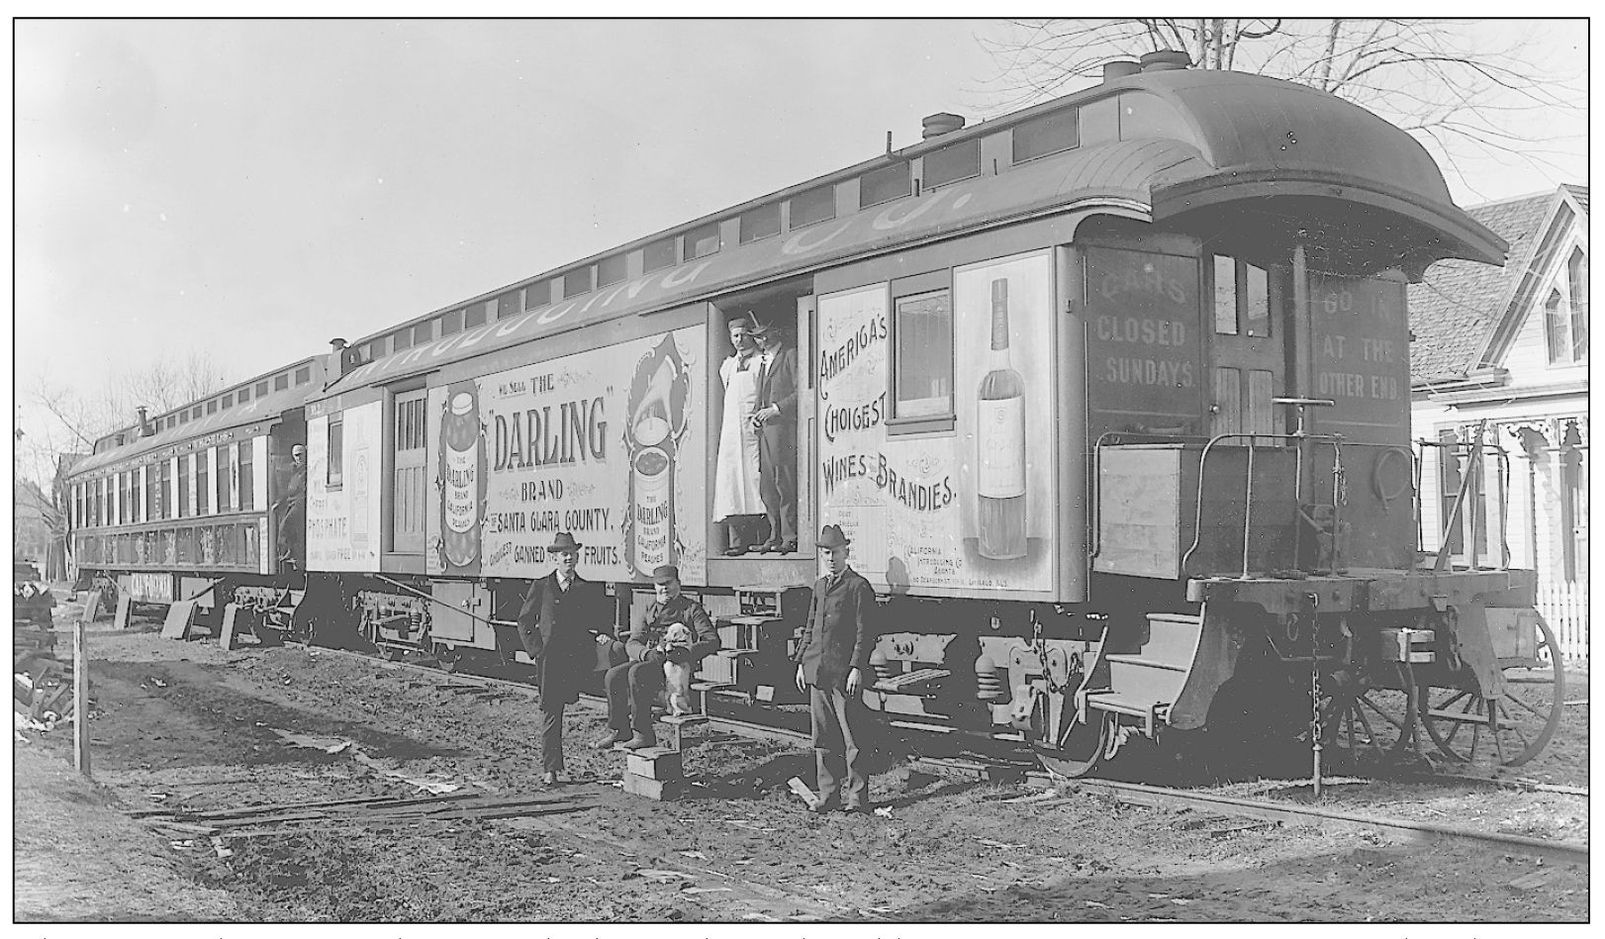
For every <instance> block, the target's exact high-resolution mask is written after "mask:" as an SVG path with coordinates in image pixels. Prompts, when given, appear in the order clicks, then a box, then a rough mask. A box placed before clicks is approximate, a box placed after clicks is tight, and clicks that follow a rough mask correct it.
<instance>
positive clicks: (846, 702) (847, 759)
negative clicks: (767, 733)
mask: <svg viewBox="0 0 1605 939" xmlns="http://www.w3.org/2000/svg"><path fill="white" fill-rule="evenodd" d="M848 544H849V542H848V540H847V537H846V536H845V535H843V534H842V530H841V528H840V527H838V526H836V525H826V526H825V527H824V528H823V529H821V530H820V532H819V550H821V551H824V552H826V553H827V554H828V556H829V559H830V573H828V574H826V575H825V576H824V577H821V578H819V579H818V580H817V581H815V582H814V596H813V600H812V602H811V603H810V604H809V607H808V620H807V622H806V623H805V624H804V625H803V634H802V640H801V641H800V642H798V644H797V688H798V690H800V691H805V692H807V694H808V711H809V716H810V717H811V718H812V723H813V730H814V741H813V742H814V757H815V762H816V768H817V770H818V783H819V804H818V805H817V806H815V807H814V808H813V809H812V811H815V812H828V811H831V810H832V809H835V808H838V807H840V808H842V809H843V810H845V811H848V812H867V811H869V808H870V805H869V777H868V776H867V775H866V774H865V772H864V765H863V753H864V748H865V737H864V733H865V730H866V729H867V727H866V724H867V717H868V715H867V713H866V708H865V707H864V699H863V691H864V688H865V686H866V676H867V675H869V674H870V671H869V654H870V653H871V652H873V651H875V635H876V630H875V628H874V617H875V588H874V587H871V586H870V585H869V581H867V580H865V579H864V576H863V575H862V574H860V573H858V572H857V571H855V570H853V569H852V568H850V567H848V566H847V546H848ZM844 776H845V777H846V778H845V784H844V780H843V777H844Z"/></svg>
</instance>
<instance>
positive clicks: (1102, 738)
mask: <svg viewBox="0 0 1605 939" xmlns="http://www.w3.org/2000/svg"><path fill="white" fill-rule="evenodd" d="M1047 701H1048V699H1047V697H1046V696H1043V697H1041V698H1038V699H1037V704H1036V708H1035V709H1034V711H1033V713H1032V715H1031V731H1032V733H1031V739H1032V744H1031V746H1032V749H1033V750H1035V751H1036V754H1037V759H1039V760H1041V761H1042V766H1043V768H1044V769H1046V770H1047V771H1048V772H1050V773H1052V774H1054V775H1055V776H1063V777H1065V778H1067V779H1075V778H1077V777H1079V776H1085V775H1087V773H1089V772H1091V771H1092V768H1093V767H1095V766H1097V765H1098V762H1099V761H1100V760H1102V759H1103V754H1104V749H1105V748H1106V747H1108V745H1109V733H1110V731H1109V722H1110V721H1111V720H1112V719H1113V718H1112V717H1111V716H1110V715H1108V714H1106V713H1104V712H1102V711H1090V712H1089V713H1088V715H1087V716H1088V718H1089V720H1088V721H1087V722H1085V723H1083V722H1077V723H1075V724H1072V725H1071V726H1070V728H1069V729H1068V731H1067V732H1066V733H1065V734H1064V737H1063V739H1062V740H1059V741H1056V742H1055V741H1052V740H1049V739H1047V738H1048V735H1047V734H1046V733H1045V732H1044V729H1045V728H1046V727H1047V726H1048V720H1047V715H1046V713H1045V710H1046V708H1047Z"/></svg>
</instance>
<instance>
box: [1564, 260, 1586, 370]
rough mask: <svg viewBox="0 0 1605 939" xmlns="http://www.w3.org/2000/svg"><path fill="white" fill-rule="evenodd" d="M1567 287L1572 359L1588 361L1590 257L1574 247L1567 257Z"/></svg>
mask: <svg viewBox="0 0 1605 939" xmlns="http://www.w3.org/2000/svg"><path fill="white" fill-rule="evenodd" d="M1566 289H1567V291H1568V293H1570V295H1571V308H1572V361H1573V362H1587V361H1588V257H1587V256H1586V255H1584V254H1583V249H1582V248H1573V249H1572V256H1571V257H1569V258H1567V259H1566Z"/></svg>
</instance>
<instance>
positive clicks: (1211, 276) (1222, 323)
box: [1204, 254, 1286, 446]
mask: <svg viewBox="0 0 1605 939" xmlns="http://www.w3.org/2000/svg"><path fill="white" fill-rule="evenodd" d="M1204 271H1205V275H1204V276H1205V277H1206V278H1207V279H1208V284H1207V285H1206V294H1205V295H1206V296H1208V297H1210V298H1211V301H1212V302H1211V310H1212V317H1211V319H1210V326H1211V327H1212V330H1211V331H1212V335H1211V350H1210V353H1211V354H1210V375H1209V385H1208V386H1207V388H1206V391H1205V394H1206V395H1207V399H1208V402H1209V403H1208V410H1209V415H1210V420H1209V425H1210V426H1209V433H1210V435H1211V436H1216V435H1219V434H1258V433H1266V434H1270V433H1275V432H1276V417H1275V415H1274V413H1273V410H1272V405H1271V398H1273V397H1274V396H1276V395H1277V394H1279V393H1280V389H1281V388H1283V387H1285V385H1284V378H1285V362H1286V357H1285V355H1284V354H1283V346H1282V337H1281V336H1273V335H1272V326H1271V324H1272V322H1273V321H1274V320H1275V317H1274V316H1272V313H1271V311H1272V309H1273V306H1274V307H1275V308H1278V309H1279V308H1280V307H1281V302H1280V301H1281V300H1282V295H1283V291H1282V290H1281V289H1279V288H1280V282H1279V280H1278V281H1276V282H1273V278H1272V276H1271V273H1270V272H1269V271H1267V270H1266V269H1265V268H1263V267H1260V266H1258V265H1255V264H1250V263H1248V262H1246V261H1243V260H1241V259H1237V258H1232V257H1228V256H1226V255H1223V254H1216V255H1212V256H1211V257H1210V260H1209V263H1208V264H1206V265H1205V268H1204ZM1247 442H1248V440H1247V438H1242V437H1239V438H1228V439H1227V440H1225V441H1223V443H1228V444H1233V445H1239V446H1240V445H1243V444H1246V443H1247ZM1255 442H1256V443H1258V444H1261V445H1264V444H1266V443H1269V442H1270V441H1268V440H1256V441H1255Z"/></svg>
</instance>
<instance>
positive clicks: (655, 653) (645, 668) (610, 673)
mask: <svg viewBox="0 0 1605 939" xmlns="http://www.w3.org/2000/svg"><path fill="white" fill-rule="evenodd" d="M652 589H653V591H654V592H655V593H656V595H657V596H656V598H655V599H654V600H653V601H652V602H651V603H648V604H647V606H646V610H645V611H644V613H643V615H642V616H641V618H640V620H638V621H637V622H636V624H635V626H634V627H633V628H632V629H631V630H630V643H629V649H630V661H628V662H626V663H624V664H623V665H615V666H613V667H612V668H610V669H608V670H607V677H606V678H604V679H603V681H602V683H603V684H604V685H605V686H606V687H607V714H608V720H607V722H608V726H609V727H611V728H613V732H612V733H610V734H608V736H606V737H605V738H603V739H602V741H601V742H600V743H599V744H598V745H597V748H598V749H601V750H607V749H611V748H612V747H614V746H616V745H618V744H623V745H624V747H625V749H628V750H639V749H641V748H642V747H652V746H656V745H657V738H656V737H655V736H654V734H653V731H652V704H653V702H654V701H656V700H657V696H658V692H660V691H662V690H663V663H664V661H665V660H667V661H670V662H676V663H678V664H681V665H693V664H695V663H697V662H700V661H702V658H703V656H705V655H708V654H709V653H711V652H716V651H718V649H719V633H718V632H717V631H716V630H715V629H714V628H713V620H711V619H709V618H708V611H707V610H704V609H703V608H702V604H700V603H698V602H697V601H695V600H693V599H691V598H690V597H688V596H686V595H685V594H683V593H681V592H680V569H679V568H677V567H675V566H674V565H672V564H665V565H663V566H661V567H659V568H657V569H656V570H654V571H653V572H652ZM674 623H683V624H685V625H686V626H687V627H688V628H690V630H691V636H692V640H691V647H690V648H689V649H684V648H674V649H669V650H667V651H665V650H663V649H662V644H663V635H664V633H665V632H666V631H667V630H668V628H669V626H671V625H673V624H674ZM632 718H633V719H632Z"/></svg>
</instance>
